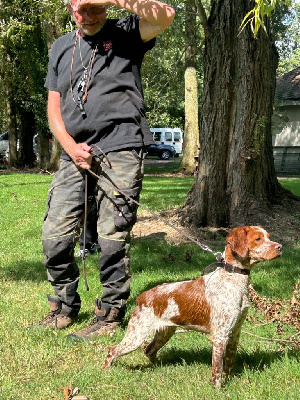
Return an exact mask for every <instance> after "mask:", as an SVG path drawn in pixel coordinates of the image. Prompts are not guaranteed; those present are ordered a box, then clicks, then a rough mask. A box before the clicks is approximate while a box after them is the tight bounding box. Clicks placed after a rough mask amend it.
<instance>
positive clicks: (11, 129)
mask: <svg viewBox="0 0 300 400" xmlns="http://www.w3.org/2000/svg"><path fill="white" fill-rule="evenodd" d="M6 105H7V125H8V140H9V166H10V167H13V168H17V167H18V131H17V120H16V111H15V108H14V102H13V101H11V99H10V96H7V103H6Z"/></svg>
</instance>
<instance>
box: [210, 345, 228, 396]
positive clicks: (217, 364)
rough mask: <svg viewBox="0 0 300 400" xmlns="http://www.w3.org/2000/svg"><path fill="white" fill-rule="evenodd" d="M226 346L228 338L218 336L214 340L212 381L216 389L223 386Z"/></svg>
mask: <svg viewBox="0 0 300 400" xmlns="http://www.w3.org/2000/svg"><path fill="white" fill-rule="evenodd" d="M225 347H226V340H225V339H222V338H216V339H214V340H213V349H212V374H211V379H210V381H211V382H212V384H213V385H214V387H215V388H216V389H220V388H221V384H222V372H223V355H224V351H225Z"/></svg>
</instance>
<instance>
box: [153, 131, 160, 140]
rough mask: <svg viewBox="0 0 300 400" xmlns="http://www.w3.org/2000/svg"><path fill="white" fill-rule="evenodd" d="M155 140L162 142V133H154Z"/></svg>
mask: <svg viewBox="0 0 300 400" xmlns="http://www.w3.org/2000/svg"><path fill="white" fill-rule="evenodd" d="M154 140H155V141H156V142H160V132H154Z"/></svg>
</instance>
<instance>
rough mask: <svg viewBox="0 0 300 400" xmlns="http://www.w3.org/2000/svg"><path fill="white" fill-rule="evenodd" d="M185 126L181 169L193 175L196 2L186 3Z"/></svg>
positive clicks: (196, 131)
mask: <svg viewBox="0 0 300 400" xmlns="http://www.w3.org/2000/svg"><path fill="white" fill-rule="evenodd" d="M185 7H186V11H185V44H186V51H185V74H184V81H185V125H184V141H183V157H182V162H181V166H180V169H181V171H184V172H185V173H188V174H192V173H194V171H195V169H196V165H197V162H196V156H197V155H198V148H199V126H198V81H197V46H196V10H195V2H194V0H187V1H186V3H185Z"/></svg>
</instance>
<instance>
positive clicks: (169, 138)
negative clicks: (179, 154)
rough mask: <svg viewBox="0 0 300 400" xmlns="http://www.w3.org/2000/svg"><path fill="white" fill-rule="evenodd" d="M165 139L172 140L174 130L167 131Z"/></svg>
mask: <svg viewBox="0 0 300 400" xmlns="http://www.w3.org/2000/svg"><path fill="white" fill-rule="evenodd" d="M165 141H166V142H172V132H166V133H165Z"/></svg>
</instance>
